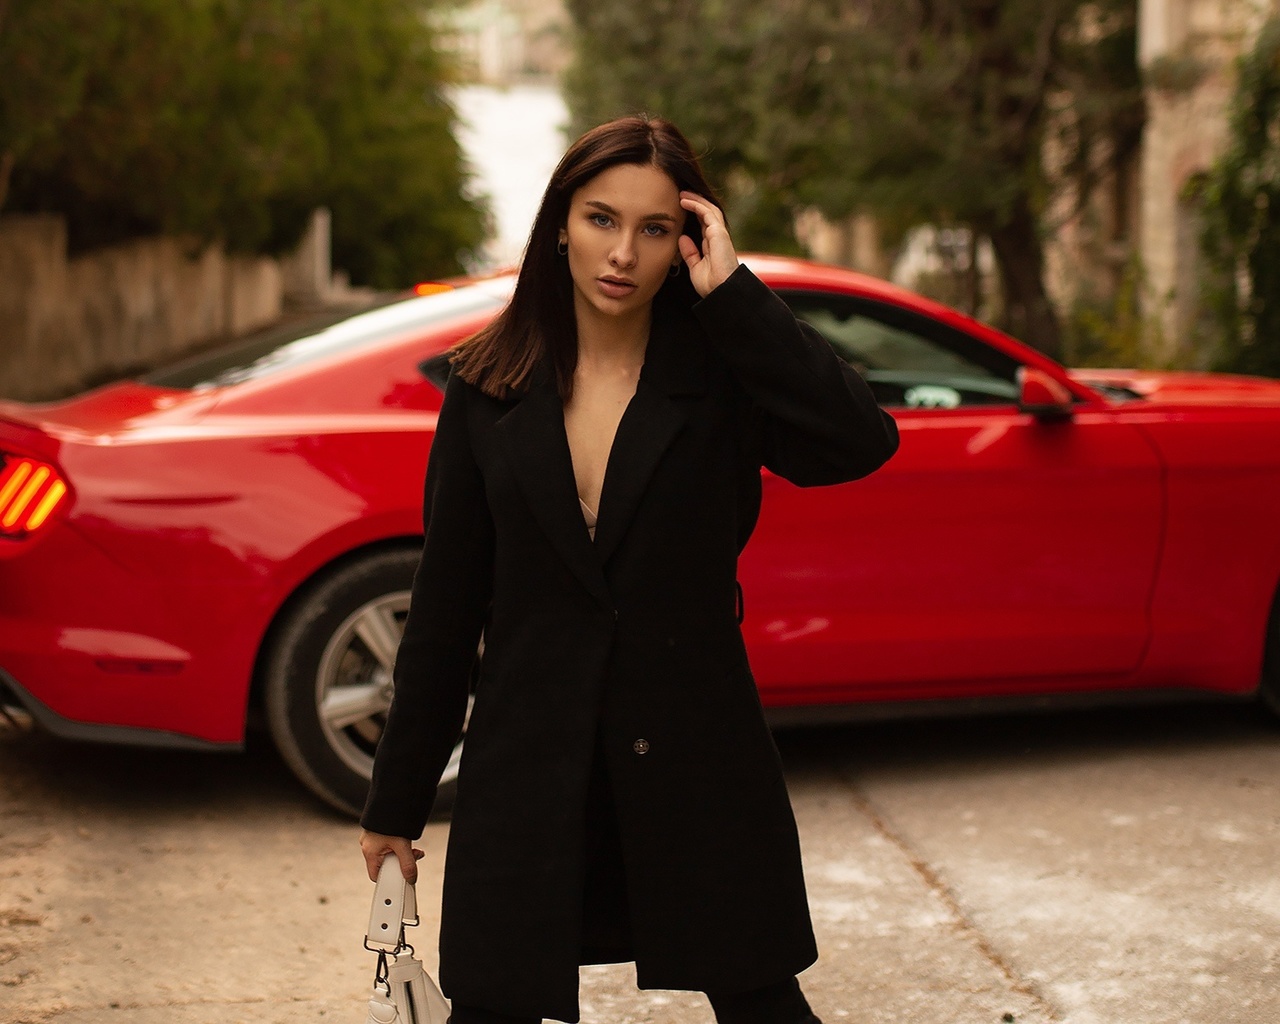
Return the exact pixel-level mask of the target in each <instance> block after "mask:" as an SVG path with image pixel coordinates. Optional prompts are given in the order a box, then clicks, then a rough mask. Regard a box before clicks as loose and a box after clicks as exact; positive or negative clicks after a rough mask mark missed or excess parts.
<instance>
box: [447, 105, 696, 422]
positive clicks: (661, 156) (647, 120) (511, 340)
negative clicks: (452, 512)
mask: <svg viewBox="0 0 1280 1024" xmlns="http://www.w3.org/2000/svg"><path fill="white" fill-rule="evenodd" d="M619 164H641V165H651V166H653V167H656V168H658V170H660V171H663V172H664V173H665V174H667V175H668V176H669V177H670V178H671V180H672V181H674V182H675V184H676V188H678V189H680V190H682V191H683V190H688V191H690V192H696V193H698V194H699V195H701V196H705V197H706V198H707V199H709V200H710V201H711V202H713V203H715V204H716V206H720V201H719V199H718V198H717V197H716V195H715V192H714V191H713V190H712V188H711V186H710V185H709V184H707V179H706V178H705V177H704V175H703V173H702V168H701V167H699V166H698V158H697V157H696V156H695V155H694V152H693V147H692V146H690V145H689V140H688V139H686V138H685V137H684V135H683V134H681V132H680V129H678V128H677V127H676V126H675V125H674V124H672V123H671V122H670V121H667V120H665V119H664V118H661V117H649V116H647V115H640V116H633V117H620V118H618V119H617V120H614V121H608V122H606V123H605V124H602V125H600V126H599V127H597V128H593V129H591V131H589V132H587V133H586V134H585V135H583V136H582V137H581V138H580V139H578V140H577V141H576V142H575V143H574V144H573V145H572V146H570V147H569V150H568V152H566V153H565V155H564V156H563V157H562V158H561V159H560V163H559V165H557V167H556V169H555V171H554V172H552V175H551V181H550V182H549V183H548V185H547V190H546V192H544V193H543V196H542V204H541V206H539V208H538V214H537V216H536V217H535V218H534V221H533V230H532V231H531V232H530V233H529V242H528V245H527V246H526V247H525V251H524V259H523V261H522V262H521V265H520V271H519V274H518V276H517V277H516V287H515V292H514V293H513V294H512V296H511V301H510V302H509V303H507V305H506V307H505V308H504V309H503V310H502V312H501V313H499V314H498V316H497V317H496V318H495V319H494V320H493V321H492V322H491V323H490V324H489V325H488V326H486V327H485V328H484V329H483V330H481V331H479V332H477V333H476V334H473V335H472V336H471V337H470V338H467V339H466V340H464V341H463V342H461V343H460V344H459V345H458V346H457V347H456V348H455V349H454V350H453V353H452V354H451V359H452V361H453V371H454V372H455V373H457V374H458V375H459V376H460V377H462V379H463V380H465V381H467V382H468V383H469V384H473V385H475V386H476V387H478V388H479V389H480V390H481V391H483V392H484V393H485V394H487V395H491V396H493V397H495V398H507V397H510V395H511V393H512V392H513V391H518V390H521V389H522V388H524V387H525V386H526V385H527V383H528V380H529V375H530V374H531V373H532V372H533V369H534V367H535V366H537V364H538V362H539V361H540V360H542V359H544V358H546V359H548V360H549V362H550V369H551V371H552V372H553V373H554V374H555V381H556V387H557V390H558V391H559V392H560V398H561V399H562V400H564V401H567V400H568V398H569V396H570V395H571V394H572V393H573V373H574V370H575V369H576V368H577V365H578V329H577V321H576V320H575V318H574V311H573V279H572V277H571V276H570V274H569V261H568V260H567V259H565V258H564V257H563V256H561V255H560V254H559V252H558V251H557V248H556V247H557V245H558V242H559V233H560V229H561V228H563V227H564V225H565V223H566V222H567V221H568V218H569V202H570V200H571V199H572V198H573V194H574V193H575V192H576V191H577V190H578V189H580V188H581V187H582V186H583V185H585V184H586V183H587V182H589V181H590V180H591V179H592V178H594V177H595V176H596V175H597V174H599V173H601V172H602V171H607V170H608V169H609V168H610V167H616V166H618V165H619ZM683 233H684V234H686V235H688V236H689V237H690V238H692V239H693V241H694V242H695V243H696V244H697V246H698V248H699V249H701V248H702V226H701V224H700V223H699V221H698V218H697V217H696V216H695V215H694V214H692V213H690V214H688V215H687V216H686V217H685V224H684V229H683ZM697 298H698V295H697V292H695V291H694V289H693V285H692V283H691V282H690V281H689V272H688V269H687V268H686V267H685V265H684V261H683V260H682V261H681V262H680V264H679V273H677V274H676V275H675V276H673V277H671V278H669V279H668V280H667V281H666V282H665V283H664V284H663V286H662V287H661V288H660V289H659V291H658V294H657V295H656V296H654V300H653V301H654V304H655V305H656V306H665V305H667V304H674V305H681V306H683V307H684V308H686V309H687V308H688V307H690V306H692V305H693V303H694V302H696V301H697Z"/></svg>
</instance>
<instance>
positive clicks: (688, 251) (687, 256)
mask: <svg viewBox="0 0 1280 1024" xmlns="http://www.w3.org/2000/svg"><path fill="white" fill-rule="evenodd" d="M677 244H678V245H679V246H680V255H681V256H682V257H684V261H685V263H686V264H687V265H688V267H689V269H690V270H692V269H693V268H694V267H696V266H697V265H698V264H699V263H700V262H701V261H702V254H701V253H700V252H699V251H698V245H697V243H696V242H695V241H694V240H693V239H692V238H690V237H689V236H688V235H681V236H680V240H679V242H678V243H677Z"/></svg>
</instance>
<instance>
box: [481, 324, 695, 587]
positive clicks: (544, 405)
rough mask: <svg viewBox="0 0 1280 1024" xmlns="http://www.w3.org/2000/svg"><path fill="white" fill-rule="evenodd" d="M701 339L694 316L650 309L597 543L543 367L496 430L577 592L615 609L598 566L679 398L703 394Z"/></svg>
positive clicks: (633, 503)
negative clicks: (586, 520) (576, 582)
mask: <svg viewBox="0 0 1280 1024" xmlns="http://www.w3.org/2000/svg"><path fill="white" fill-rule="evenodd" d="M704 345H705V342H704V341H703V340H702V338H701V337H700V335H699V328H698V327H697V324H696V321H694V319H693V317H692V315H691V314H687V313H686V314H683V315H681V314H676V313H672V312H667V313H666V314H665V315H664V314H662V313H660V312H659V311H657V310H655V314H654V322H653V328H652V331H651V333H650V337H649V344H648V347H647V349H646V351H645V361H644V366H643V367H642V368H641V371H640V380H639V383H638V384H637V385H636V393H635V395H634V396H633V397H632V399H631V402H630V404H629V405H628V406H627V409H626V411H625V412H624V413H623V416H622V420H621V422H619V424H618V431H617V433H616V434H615V435H614V439H613V447H612V448H611V449H610V451H609V461H608V464H607V466H606V467H605V477H604V484H603V487H602V489H601V494H600V508H599V509H598V513H599V515H598V518H597V522H596V539H595V543H594V545H593V544H592V542H591V538H590V536H589V535H588V534H587V528H586V524H585V523H584V522H583V519H582V509H581V508H580V507H579V505H578V488H577V483H576V482H575V480H574V476H573V460H572V458H571V457H570V455H569V440H568V438H567V436H566V435H565V430H564V408H563V406H562V405H561V403H560V396H559V394H558V393H557V392H556V387H555V381H554V379H553V377H552V375H551V373H550V372H549V369H548V368H547V367H545V366H540V367H539V368H538V370H537V372H535V374H534V377H533V379H532V381H531V383H530V386H529V389H528V391H526V392H525V393H524V394H523V396H522V397H521V398H520V399H519V401H518V402H517V403H516V405H515V407H514V408H513V409H511V411H510V412H508V413H506V414H505V415H504V416H503V417H502V418H501V419H500V420H499V421H498V423H497V435H498V437H499V439H500V446H501V447H502V449H503V451H504V453H505V455H506V458H507V461H508V463H509V464H510V467H511V470H512V472H513V473H514V475H515V477H516V479H517V480H518V481H519V483H520V487H521V488H522V490H523V491H524V494H525V497H526V499H527V500H528V502H529V507H530V508H531V509H532V511H533V514H534V516H535V518H536V519H537V520H538V524H539V525H540V526H541V527H542V529H543V531H544V532H545V533H546V535H547V537H548V538H549V539H550V541H551V543H552V544H553V545H555V548H556V550H557V551H558V552H559V553H560V557H561V558H563V559H564V561H565V563H566V564H567V565H568V566H569V568H570V569H571V570H572V571H573V574H574V575H575V576H576V577H577V578H578V579H579V580H580V581H581V583H582V585H583V586H585V587H586V588H587V590H589V591H590V592H591V594H592V595H593V596H594V597H595V598H596V599H597V600H598V601H599V602H600V603H601V604H603V605H604V606H605V607H607V608H611V607H612V606H613V599H612V596H611V595H610V593H609V588H608V584H607V583H606V581H605V576H604V564H605V562H607V561H608V559H609V556H610V555H612V554H613V553H614V551H615V550H617V547H618V544H619V543H620V542H621V540H622V538H623V537H624V536H625V534H626V532H627V528H628V527H629V526H630V524H631V521H632V519H633V518H634V517H635V513H636V509H637V508H638V507H639V505H640V500H641V498H642V497H643V496H644V492H645V488H646V486H647V485H648V483H649V480H650V478H651V477H652V476H653V472H654V470H655V469H656V468H657V466H658V463H659V462H660V461H661V459H662V456H663V454H664V453H665V452H666V451H667V449H668V448H669V447H670V446H671V443H672V442H673V441H674V440H675V438H676V436H677V435H678V434H679V433H680V430H681V428H682V427H683V426H684V424H685V422H686V420H687V418H688V412H687V410H686V408H685V407H684V406H683V404H682V403H680V402H678V401H676V399H678V398H680V397H691V396H696V395H700V394H702V393H704V392H705V389H706V374H705V362H706V352H705V348H704Z"/></svg>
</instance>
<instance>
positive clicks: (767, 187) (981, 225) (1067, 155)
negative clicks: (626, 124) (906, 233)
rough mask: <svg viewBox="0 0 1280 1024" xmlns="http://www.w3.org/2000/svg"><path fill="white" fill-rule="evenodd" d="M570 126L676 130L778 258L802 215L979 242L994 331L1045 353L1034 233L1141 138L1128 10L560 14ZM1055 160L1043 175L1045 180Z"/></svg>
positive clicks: (1049, 329)
mask: <svg viewBox="0 0 1280 1024" xmlns="http://www.w3.org/2000/svg"><path fill="white" fill-rule="evenodd" d="M569 8H570V12H571V14H572V15H573V19H574V23H575V25H576V28H577V32H578V36H579V48H578V55H577V60H576V63H575V64H574V66H573V68H572V69H571V73H570V76H569V78H568V87H569V100H570V106H571V109H572V110H573V112H574V115H575V118H576V120H577V122H578V124H579V126H585V125H587V124H590V123H594V122H596V121H599V120H603V119H605V118H607V117H611V116H615V115H617V114H620V113H624V112H628V111H634V110H638V109H645V110H649V111H651V112H654V113H661V114H664V115H665V116H668V117H671V118H672V119H673V120H675V121H676V122H677V123H678V124H680V125H682V127H684V128H685V130H686V132H687V133H688V134H689V135H690V137H691V138H692V139H693V140H694V141H695V143H696V144H697V145H699V146H701V147H702V148H703V149H705V151H706V152H707V161H708V164H709V166H710V169H711V170H712V172H713V173H715V174H716V175H717V177H718V178H719V180H721V181H724V182H727V183H729V185H731V186H732V187H731V189H730V192H731V199H732V200H733V207H732V210H733V212H734V213H735V214H736V223H737V231H738V234H739V235H740V236H741V237H742V238H743V240H744V241H745V242H747V243H748V244H750V245H767V246H769V247H773V248H776V247H778V245H779V240H780V239H781V240H783V241H784V242H785V241H786V240H788V239H790V240H791V243H792V244H794V240H793V239H792V238H791V222H792V217H793V214H794V212H795V211H796V210H797V209H799V208H800V207H803V206H813V207H817V208H818V209H820V210H821V211H822V212H823V213H824V214H825V215H827V216H828V217H830V218H840V217H844V216H848V215H849V214H851V213H853V212H855V211H864V210H865V211H871V212H874V213H876V214H878V215H879V216H880V217H882V218H884V219H885V220H886V221H887V222H888V223H890V224H892V225H896V226H898V227H899V228H905V227H909V226H912V225H914V224H918V223H926V222H928V223H935V224H951V225H965V226H968V227H970V228H972V229H973V230H974V231H975V232H977V233H978V234H980V235H983V236H986V237H989V238H990V239H991V240H992V243H993V245H994V248H995V251H996V257H997V262H998V265H999V268H1000V273H1001V280H1002V285H1003V291H1004V296H1005V307H1006V316H1007V320H1008V322H1009V323H1008V325H1009V327H1010V328H1011V329H1013V330H1015V331H1016V332H1018V333H1020V334H1022V335H1023V336H1024V337H1026V338H1027V340H1030V341H1032V342H1033V343H1035V344H1038V345H1039V346H1040V347H1042V348H1043V349H1045V350H1046V351H1049V352H1056V351H1057V350H1058V348H1059V345H1060V331H1059V327H1058V323H1057V319H1056V317H1055V315H1054V311H1053V309H1052V307H1051V306H1050V304H1049V301H1048V299H1047V296H1046V294H1045V290H1044V285H1043V281H1042V277H1043V245H1042V232H1043V230H1044V225H1043V218H1044V215H1045V211H1046V210H1047V209H1048V207H1049V205H1050V202H1051V200H1052V199H1053V198H1054V197H1055V195H1056V194H1057V189H1059V188H1060V187H1064V186H1065V185H1066V184H1068V183H1070V185H1071V186H1072V187H1073V188H1075V189H1077V190H1078V191H1079V192H1080V195H1081V196H1082V197H1083V196H1087V195H1088V192H1089V189H1090V188H1091V187H1092V185H1093V183H1094V182H1095V181H1096V180H1097V179H1098V177H1099V176H1100V175H1101V173H1102V168H1101V167H1100V166H1099V164H1100V162H1101V161H1102V160H1103V159H1105V158H1108V157H1107V155H1108V154H1110V155H1112V156H1114V154H1116V153H1117V152H1120V151H1123V150H1126V149H1128V150H1131V149H1132V147H1134V146H1136V144H1137V140H1138V135H1139V131H1140V128H1141V123H1142V111H1143V107H1142V99H1141V86H1140V82H1139V79H1138V73H1137V68H1136V63H1135V62H1136V58H1135V52H1134V51H1135V48H1136V47H1135V20H1136V3H1135V0H707V2H699V0H651V2H650V3H649V4H645V5H636V4H633V3H628V2H624V0H570V3H569ZM1050 143H1052V147H1051V148H1052V149H1053V150H1054V153H1055V158H1054V159H1055V160H1056V167H1055V168H1054V170H1053V172H1052V173H1049V172H1048V171H1047V170H1046V167H1047V166H1050V165H1049V164H1047V163H1046V160H1045V158H1044V157H1045V153H1046V147H1047V146H1049V144H1050Z"/></svg>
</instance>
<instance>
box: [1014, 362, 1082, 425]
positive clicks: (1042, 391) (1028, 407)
mask: <svg viewBox="0 0 1280 1024" xmlns="http://www.w3.org/2000/svg"><path fill="white" fill-rule="evenodd" d="M1073 401H1074V399H1073V398H1072V396H1071V392H1070V391H1068V390H1067V389H1066V388H1065V387H1063V386H1062V384H1060V383H1059V382H1058V381H1056V380H1054V379H1053V378H1052V377H1051V376H1049V374H1047V373H1045V372H1044V370H1037V369H1035V368H1034V367H1031V366H1020V367H1018V411H1019V412H1029V413H1030V414H1031V415H1032V416H1034V417H1036V419H1040V420H1069V419H1070V418H1071V416H1072V412H1073V408H1072V403H1073Z"/></svg>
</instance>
